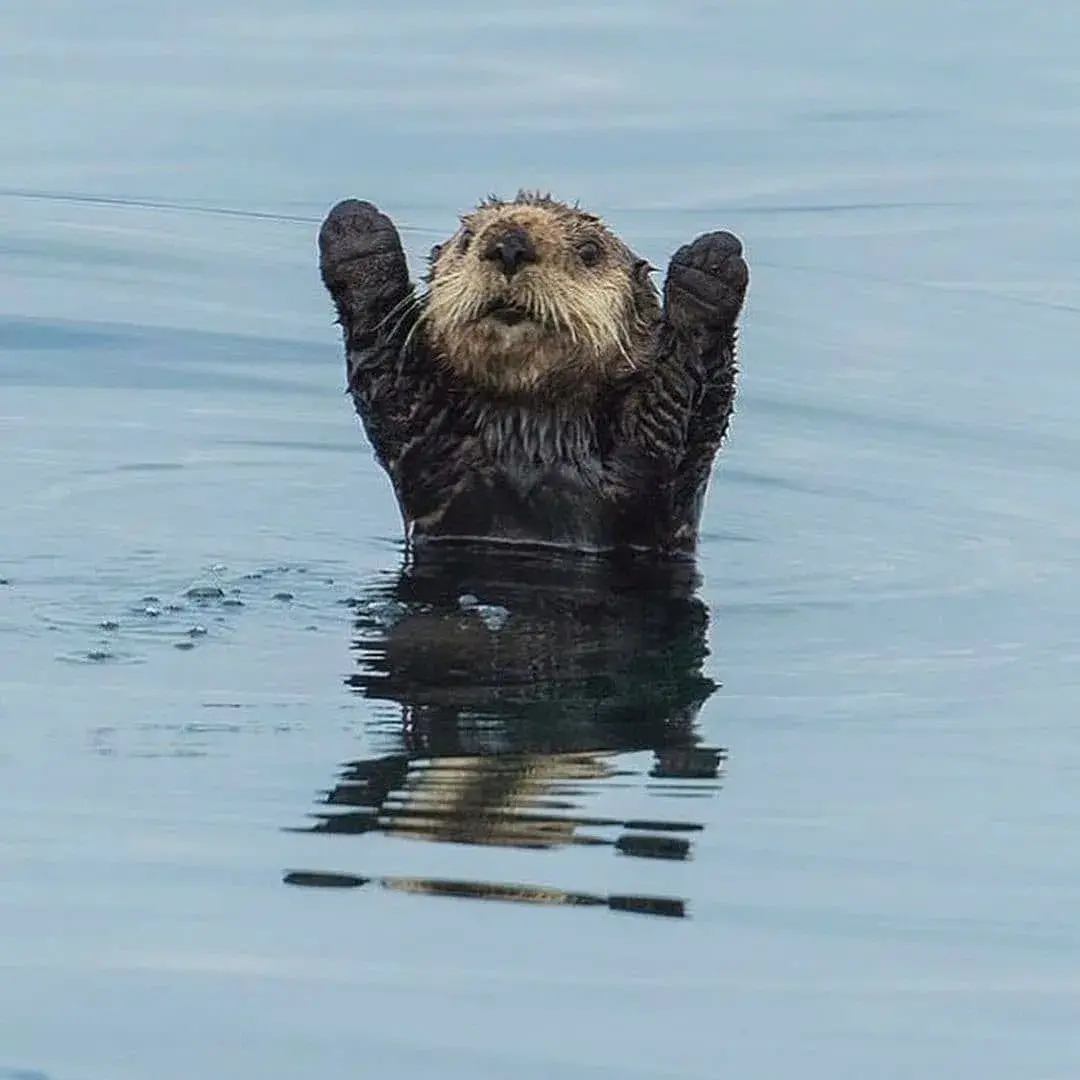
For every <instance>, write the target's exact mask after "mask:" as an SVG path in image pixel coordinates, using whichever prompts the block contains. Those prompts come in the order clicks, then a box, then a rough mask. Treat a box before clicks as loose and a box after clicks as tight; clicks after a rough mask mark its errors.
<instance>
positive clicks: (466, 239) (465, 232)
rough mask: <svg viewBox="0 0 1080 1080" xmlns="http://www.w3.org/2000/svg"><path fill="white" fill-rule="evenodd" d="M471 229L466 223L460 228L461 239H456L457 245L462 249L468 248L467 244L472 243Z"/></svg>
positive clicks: (466, 249)
mask: <svg viewBox="0 0 1080 1080" xmlns="http://www.w3.org/2000/svg"><path fill="white" fill-rule="evenodd" d="M472 238H473V231H472V229H470V228H469V227H468V225H466V226H465V227H464V228H463V229H462V230H461V239H460V240H459V241H458V247H459V248H460V249H461V250H462V251H463V252H465V251H468V250H469V245H470V244H471V243H472Z"/></svg>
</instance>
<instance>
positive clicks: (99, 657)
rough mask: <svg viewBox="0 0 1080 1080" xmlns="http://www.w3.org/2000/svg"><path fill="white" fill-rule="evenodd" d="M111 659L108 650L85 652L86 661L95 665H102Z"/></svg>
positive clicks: (110, 653) (89, 650) (111, 655)
mask: <svg viewBox="0 0 1080 1080" xmlns="http://www.w3.org/2000/svg"><path fill="white" fill-rule="evenodd" d="M112 657H113V654H112V652H111V651H110V650H109V649H88V650H87V652H86V659H87V660H90V661H91V662H92V663H95V664H102V663H104V662H105V661H106V660H111V659H112Z"/></svg>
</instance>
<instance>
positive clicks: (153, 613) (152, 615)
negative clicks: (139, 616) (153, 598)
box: [142, 604, 161, 619]
mask: <svg viewBox="0 0 1080 1080" xmlns="http://www.w3.org/2000/svg"><path fill="white" fill-rule="evenodd" d="M142 613H143V614H144V615H145V616H146V617H147V618H148V619H156V618H157V617H158V616H159V615H160V614H161V608H159V607H154V605H153V604H147V605H146V607H144V608H143V609H142Z"/></svg>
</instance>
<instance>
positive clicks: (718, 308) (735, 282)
mask: <svg viewBox="0 0 1080 1080" xmlns="http://www.w3.org/2000/svg"><path fill="white" fill-rule="evenodd" d="M749 280H750V271H749V268H748V267H747V265H746V260H745V259H744V258H743V254H742V244H741V243H740V241H739V238H738V237H737V236H734V235H733V234H732V233H729V232H712V233H705V234H704V235H702V236H699V237H698V238H697V239H696V240H694V241H693V243H690V244H684V245H683V246H682V247H681V248H679V250H678V251H676V252H675V254H674V255H673V256H672V258H671V263H670V265H669V267H668V276H667V281H666V282H665V284H664V298H665V301H666V303H667V307H668V311H669V314H671V315H672V317H674V318H676V319H677V321H679V322H683V323H687V322H696V323H702V324H705V325H716V324H720V323H734V321H735V319H736V318H737V317H738V314H739V309H740V308H741V307H742V303H743V298H744V297H745V296H746V287H747V284H748V283H749Z"/></svg>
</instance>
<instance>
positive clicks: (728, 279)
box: [610, 232, 749, 549]
mask: <svg viewBox="0 0 1080 1080" xmlns="http://www.w3.org/2000/svg"><path fill="white" fill-rule="evenodd" d="M748 277H749V274H748V270H747V266H746V262H745V260H744V259H743V257H742V245H741V244H740V242H739V241H738V239H737V238H736V237H734V236H732V235H731V234H730V233H726V232H720V233H708V234H706V235H704V236H700V237H698V238H697V239H696V240H695V241H694V242H693V243H691V244H687V245H685V246H684V247H682V248H680V249H679V250H678V251H677V252H676V253H675V255H674V256H673V257H672V260H671V264H670V266H669V270H668V276H667V280H666V282H665V284H664V311H663V319H662V321H661V325H660V327H659V329H658V331H657V334H656V338H655V342H654V347H653V351H652V357H651V364H650V367H649V370H648V371H646V372H643V373H642V374H641V376H640V377H639V380H638V382H637V385H635V386H634V387H633V389H632V390H631V391H630V393H629V394H628V395H627V397H626V399H625V401H624V403H623V407H622V409H621V410H620V424H619V427H618V436H617V449H616V452H615V453H614V454H613V456H612V459H611V473H610V475H611V476H612V478H613V480H614V481H615V482H616V483H617V484H619V483H621V484H622V485H623V486H625V487H627V488H628V489H630V488H635V487H636V488H637V489H639V490H640V489H641V488H642V485H643V484H644V485H647V486H649V487H651V489H652V492H653V494H652V496H651V499H650V503H651V505H652V507H653V510H654V512H655V522H656V528H658V529H660V530H662V531H663V533H664V535H657V536H656V537H655V539H654V542H655V543H656V544H657V546H660V547H667V548H674V549H686V548H688V547H691V546H692V545H693V543H694V542H695V541H696V538H697V530H698V524H699V521H700V518H701V511H702V507H703V505H704V496H705V490H706V487H707V485H708V480H709V476H710V474H711V471H712V467H713V463H714V460H715V458H716V454H717V451H718V450H719V448H720V444H721V442H722V441H723V438H724V435H725V434H726V432H727V427H728V423H729V421H730V418H731V413H732V409H733V406H734V401H735V373H736V367H735V323H736V320H737V318H738V315H739V312H740V310H741V308H742V303H743V299H744V296H745V293H746V287H747V282H748Z"/></svg>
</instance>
